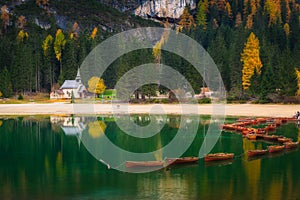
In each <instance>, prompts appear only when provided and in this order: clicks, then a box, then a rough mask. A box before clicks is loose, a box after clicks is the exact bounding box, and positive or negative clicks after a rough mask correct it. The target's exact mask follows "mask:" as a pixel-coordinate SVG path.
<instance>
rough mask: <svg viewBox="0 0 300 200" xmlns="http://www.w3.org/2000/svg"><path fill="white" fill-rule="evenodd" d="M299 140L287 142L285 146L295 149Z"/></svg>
mask: <svg viewBox="0 0 300 200" xmlns="http://www.w3.org/2000/svg"><path fill="white" fill-rule="evenodd" d="M298 144H299V142H285V143H284V146H285V148H286V149H294V148H297V147H298Z"/></svg>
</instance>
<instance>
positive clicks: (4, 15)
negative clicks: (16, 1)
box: [1, 5, 10, 31]
mask: <svg viewBox="0 0 300 200" xmlns="http://www.w3.org/2000/svg"><path fill="white" fill-rule="evenodd" d="M9 18H10V17H9V13H8V12H7V6H6V5H4V6H2V7H1V20H2V26H3V29H4V31H6V29H7V26H8V25H9V20H10V19H9Z"/></svg>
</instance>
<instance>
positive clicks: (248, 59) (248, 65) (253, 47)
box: [241, 32, 262, 90]
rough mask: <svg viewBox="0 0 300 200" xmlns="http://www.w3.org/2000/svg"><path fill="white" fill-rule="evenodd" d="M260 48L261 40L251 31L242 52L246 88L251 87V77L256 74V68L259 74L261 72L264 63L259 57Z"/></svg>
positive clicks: (243, 80)
mask: <svg viewBox="0 0 300 200" xmlns="http://www.w3.org/2000/svg"><path fill="white" fill-rule="evenodd" d="M259 48H260V47H259V40H258V38H256V36H255V35H254V33H253V32H251V33H250V35H249V37H248V39H247V42H246V43H245V47H244V50H243V52H242V54H241V62H242V63H243V70H242V84H243V88H244V90H247V89H248V88H249V87H250V85H251V83H250V79H251V77H252V76H253V74H254V70H256V72H257V74H258V75H259V74H260V72H261V68H262V63H261V60H260V57H259Z"/></svg>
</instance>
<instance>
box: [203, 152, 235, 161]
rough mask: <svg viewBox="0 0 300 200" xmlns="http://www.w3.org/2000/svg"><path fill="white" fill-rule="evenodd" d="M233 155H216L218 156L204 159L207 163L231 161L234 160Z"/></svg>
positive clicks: (213, 155) (211, 155) (209, 155)
mask: <svg viewBox="0 0 300 200" xmlns="http://www.w3.org/2000/svg"><path fill="white" fill-rule="evenodd" d="M233 156H234V154H233V153H216V154H208V155H207V156H205V157H204V160H205V161H206V162H210V161H219V160H229V159H233Z"/></svg>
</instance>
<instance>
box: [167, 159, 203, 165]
mask: <svg viewBox="0 0 300 200" xmlns="http://www.w3.org/2000/svg"><path fill="white" fill-rule="evenodd" d="M198 160H199V158H198V157H184V158H166V163H167V165H176V164H187V163H195V162H197V161H198Z"/></svg>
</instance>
